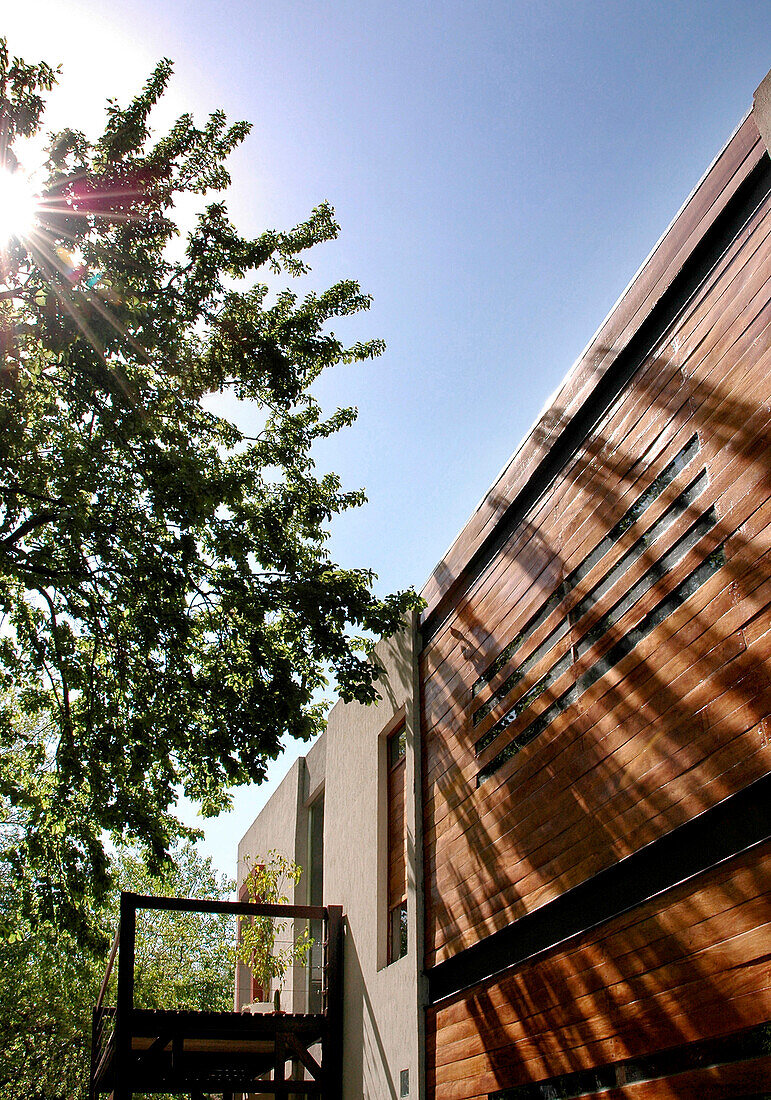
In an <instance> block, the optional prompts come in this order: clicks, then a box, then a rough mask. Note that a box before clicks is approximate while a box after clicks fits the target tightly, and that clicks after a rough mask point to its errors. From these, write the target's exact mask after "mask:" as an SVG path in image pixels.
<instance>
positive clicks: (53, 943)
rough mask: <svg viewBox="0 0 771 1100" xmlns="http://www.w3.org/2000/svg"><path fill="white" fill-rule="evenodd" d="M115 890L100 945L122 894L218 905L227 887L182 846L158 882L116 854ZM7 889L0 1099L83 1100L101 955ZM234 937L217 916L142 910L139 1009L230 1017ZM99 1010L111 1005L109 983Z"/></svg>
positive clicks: (3, 900) (1, 906)
mask: <svg viewBox="0 0 771 1100" xmlns="http://www.w3.org/2000/svg"><path fill="white" fill-rule="evenodd" d="M2 870H3V865H2V864H0V872H2ZM115 882H116V885H115V887H114V888H113V890H112V891H111V893H110V895H109V897H108V899H107V905H106V906H105V909H104V910H103V912H102V914H101V918H100V920H101V925H102V928H103V931H104V934H105V938H107V936H112V935H113V933H114V932H115V929H116V927H117V921H118V913H119V897H120V893H119V891H120V890H121V889H123V890H131V891H133V892H134V893H140V894H152V895H163V896H168V897H197V898H204V899H223V898H227V897H228V895H229V893H230V890H231V888H232V885H233V884H232V882H230V881H229V880H227V879H226V878H225V877H224V876H220V875H218V874H217V873H216V872H215V871H214V869H213V868H212V864H211V859H209V858H206V859H202V858H201V857H200V856H199V855H198V853H197V852H196V851H195V849H194V848H193V847H192V845H190V844H189V843H186V844H182V845H180V846H179V847H178V848H176V849H175V850H174V851H173V852H172V857H171V859H170V860H168V861H167V862H166V864H165V865H164V868H163V871H162V872H161V874H160V875H152V874H150V873H149V872H148V871H147V868H146V867H145V866H144V864H143V862H142V861H141V859H139V858H138V856H137V854H136V853H134V852H131V851H127V852H124V853H122V854H120V855H119V856H118V857H117V860H116V862H115ZM12 885H13V884H12V882H11V881H10V880H9V879H8V877H7V876H5V875H3V876H2V877H0V913H1V914H2V917H3V919H4V921H5V923H6V925H9V924H10V925H12V926H13V928H14V932H13V933H12V934H11V935H9V936H6V937H4V938H2V939H0V1097H2V1100H59V1098H61V1100H64V1098H68V1100H69V1098H72V1097H75V1096H85V1095H86V1090H87V1081H88V1068H89V1056H90V1034H91V1010H92V1008H93V1007H94V1004H95V1002H96V997H97V993H98V990H99V986H100V984H101V981H102V977H103V974H104V969H105V963H106V956H98V955H94V954H93V953H92V952H90V951H88V950H87V949H84V947H83V945H82V944H80V943H78V941H77V940H76V939H75V938H74V937H72V936H71V935H69V934H68V933H67V932H66V931H63V930H62V929H61V928H57V927H53V926H52V925H50V924H47V923H44V922H41V921H37V922H31V921H29V920H28V919H27V918H25V917H24V915H23V914H22V913H20V912H19V911H18V909H17V908H16V899H15V895H14V891H13V889H12ZM234 935H235V928H234V923H233V919H232V918H228V917H225V916H219V915H211V914H195V913H159V912H154V911H149V910H148V911H140V912H139V914H138V922H137V941H136V968H135V1001H136V1004H137V1006H138V1007H142V1008H192V1009H202V1010H209V1011H222V1010H224V1011H226V1010H229V1009H231V1008H232V1005H233V982H234V971H233V943H234ZM106 1003H108V1004H110V1003H112V1004H114V1003H115V983H114V976H113V983H112V987H111V988H109V989H108V992H107V996H106Z"/></svg>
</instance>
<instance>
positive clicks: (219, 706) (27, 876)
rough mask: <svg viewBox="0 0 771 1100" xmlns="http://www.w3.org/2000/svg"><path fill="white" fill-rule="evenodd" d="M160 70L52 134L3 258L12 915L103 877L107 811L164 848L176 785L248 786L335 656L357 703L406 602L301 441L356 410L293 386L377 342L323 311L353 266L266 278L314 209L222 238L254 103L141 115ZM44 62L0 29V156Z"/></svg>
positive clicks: (160, 85)
mask: <svg viewBox="0 0 771 1100" xmlns="http://www.w3.org/2000/svg"><path fill="white" fill-rule="evenodd" d="M170 74H171V66H170V64H169V62H167V61H163V62H161V63H160V64H159V65H158V66H157V68H156V69H155V71H154V72H153V74H152V76H151V77H150V79H149V81H148V82H147V84H146V86H145V87H144V89H143V90H142V92H141V93H140V94H139V95H138V96H137V97H136V98H135V99H134V100H133V101H132V102H131V103H129V104H128V105H127V106H125V107H122V106H119V105H118V104H117V103H116V102H109V104H108V108H107V119H106V127H105V130H104V133H103V134H102V136H101V137H100V138H98V140H95V141H92V140H89V139H88V138H87V137H86V136H85V135H84V134H82V133H80V132H77V131H75V130H66V131H64V132H61V133H58V134H53V135H51V136H50V141H49V144H48V149H47V153H46V158H45V163H44V166H43V172H44V178H43V179H42V182H41V183H40V188H39V195H40V198H39V202H38V210H37V224H36V226H35V228H34V230H33V231H31V232H30V233H27V234H26V235H19V236H17V237H14V238H12V239H11V240H10V241H9V242H7V244H6V245H5V246H4V247H3V250H2V255H1V256H0V264H1V270H0V498H1V499H0V615H1V616H2V627H1V628H0V751H1V752H2V775H1V776H0V814H1V815H2V817H1V818H0V826H2V827H3V829H4V835H5V839H6V853H7V856H8V860H9V866H10V867H11V873H12V874H13V875H14V876H15V881H16V883H17V889H19V890H20V891H21V893H22V896H23V903H24V904H23V908H24V911H25V912H26V913H28V914H30V915H31V916H32V917H35V918H36V919H39V920H52V921H54V922H56V923H57V924H58V925H60V926H61V925H62V924H63V923H67V922H68V921H69V922H70V923H72V922H73V921H74V922H75V923H77V921H78V920H79V919H80V918H81V917H82V916H83V912H84V911H85V910H84V909H83V908H82V907H80V909H79V907H78V904H77V902H78V899H81V898H84V897H91V896H98V895H99V894H100V892H103V891H104V889H105V888H106V885H107V878H108V876H107V862H106V859H105V856H104V851H103V836H104V834H105V833H106V834H112V835H113V836H117V837H120V838H121V839H122V840H123V841H127V842H132V843H134V842H138V843H140V844H142V845H144V846H145V847H146V849H147V851H148V853H149V856H150V859H151V861H154V863H153V865H154V866H155V867H159V866H160V861H161V860H162V857H163V853H165V852H166V851H167V850H168V848H169V846H170V845H171V844H172V843H173V842H174V841H175V838H177V837H178V836H180V835H181V834H184V832H185V830H184V829H183V828H182V826H181V825H180V823H179V822H178V820H177V819H176V818H175V815H174V804H175V800H176V798H177V794H178V791H179V790H180V789H182V790H183V791H184V792H185V793H186V794H187V795H188V796H189V797H190V798H192V799H194V800H197V801H199V802H200V804H201V806H202V810H203V812H204V814H212V813H216V812H218V811H219V810H220V809H221V808H222V807H223V806H224V805H226V802H227V795H226V790H227V788H228V786H229V785H232V784H239V783H245V782H258V781H259V780H260V779H261V778H262V777H263V776H264V774H265V768H266V762H267V761H268V760H270V759H272V758H274V757H275V756H276V755H277V754H278V753H279V751H280V742H281V739H282V738H283V737H284V736H285V735H289V736H292V737H299V738H303V739H306V738H309V737H311V736H312V735H314V734H315V733H317V732H318V731H319V730H320V729H321V728H322V725H323V712H324V708H323V706H322V705H320V704H319V702H318V698H319V695H318V693H319V689H322V688H323V687H324V685H325V683H326V679H327V676H328V675H330V674H331V676H332V677H333V678H334V680H335V682H336V686H337V689H338V691H339V693H340V694H341V695H342V697H343V698H346V699H358V700H360V701H363V702H370V701H372V700H373V699H374V698H375V697H376V680H377V676H378V669H377V666H376V664H373V663H371V662H370V661H369V660H368V658H367V645H366V643H361V642H357V640H356V635H358V634H361V635H362V636H364V637H368V636H373V635H374V636H380V635H387V634H389V633H392V632H393V631H394V630H395V629H397V628H398V626H399V624H400V622H401V621H402V619H403V615H404V613H405V612H406V611H407V610H408V609H409V608H411V607H413V606H415V604H416V597H415V596H414V594H413V593H398V594H396V595H393V596H389V597H386V598H384V599H380V598H377V597H376V596H375V595H374V594H373V591H372V583H373V579H374V578H373V574H372V573H371V572H370V571H368V570H366V569H344V568H341V567H339V566H338V565H336V564H335V563H334V561H333V560H332V559H331V557H330V554H329V550H328V546H327V539H328V531H329V523H330V521H331V520H332V519H333V518H334V516H335V515H336V514H337V513H340V512H342V511H343V510H345V509H348V508H351V507H356V506H358V505H360V504H361V503H362V502H363V500H364V497H363V494H362V493H361V492H359V491H346V490H344V489H343V488H342V487H341V484H340V481H339V479H338V477H337V476H335V475H334V474H326V475H324V476H320V475H319V474H318V473H317V472H316V470H315V468H314V461H313V447H314V444H315V443H316V442H317V441H318V440H321V439H324V438H326V437H328V436H329V435H330V434H332V433H334V432H336V431H338V429H340V428H341V427H344V426H345V425H348V424H350V423H351V422H352V420H353V419H354V417H355V411H354V410H352V409H350V408H343V409H338V410H337V411H336V412H334V413H332V414H331V415H329V416H325V415H323V414H322V410H321V409H320V407H319V404H318V402H317V400H316V399H315V398H314V396H313V394H312V392H311V390H310V387H312V385H313V383H314V382H315V381H316V379H317V378H318V377H319V374H320V373H321V372H322V371H323V370H324V369H325V368H327V367H331V366H334V365H336V364H340V363H351V362H354V361H360V360H366V359H370V358H371V357H373V356H376V355H378V354H379V353H380V352H381V350H382V344H381V343H380V342H379V341H369V342H364V343H353V344H352V345H350V346H347V345H346V344H345V343H344V342H342V341H341V340H340V339H339V338H338V337H337V336H336V335H335V334H334V332H332V331H331V330H330V329H329V323H330V322H333V321H334V320H335V319H338V318H345V317H347V316H349V315H352V314H355V313H357V312H359V311H361V310H365V309H366V308H367V307H368V305H369V298H368V297H367V295H365V294H364V293H362V291H361V289H360V288H359V286H358V284H357V283H355V282H353V281H350V280H344V281H341V282H339V283H337V284H335V285H334V286H332V287H330V288H329V289H328V290H326V291H324V292H322V293H318V292H308V293H305V294H304V295H302V296H301V295H298V294H297V293H296V292H295V291H294V290H292V289H289V288H287V287H286V285H285V284H284V282H283V281H282V276H287V275H288V276H292V277H299V276H302V275H304V274H305V273H306V272H307V271H308V264H307V252H308V250H309V249H311V248H312V247H313V246H315V245H317V244H320V243H322V242H326V241H331V240H333V239H334V238H335V237H336V235H337V232H338V226H337V225H336V223H335V219H334V215H333V211H332V210H331V208H330V207H329V206H328V205H326V204H322V205H320V206H319V207H317V208H316V209H315V210H313V211H312V213H311V214H310V216H309V217H308V219H307V220H306V221H304V222H302V223H301V224H299V225H297V226H295V227H294V228H293V229H291V230H289V231H288V232H277V231H266V232H264V233H262V234H261V235H260V236H258V237H257V238H255V239H247V238H244V237H243V236H241V235H240V234H239V233H238V232H237V230H236V229H235V228H234V226H233V225H232V224H231V222H230V221H229V219H228V215H227V211H226V208H225V206H224V204H223V202H222V201H221V200H219V199H216V201H211V200H210V199H209V198H208V196H210V194H211V193H213V192H218V191H220V190H222V189H223V188H224V187H226V186H227V184H228V182H229V179H228V173H227V170H226V168H225V163H224V162H225V160H226V158H227V156H228V154H229V153H230V152H231V151H232V150H233V149H234V148H235V147H236V146H237V145H238V144H239V143H240V142H241V141H242V140H243V139H244V137H245V136H246V134H247V132H248V126H246V125H245V124H243V123H237V124H235V125H228V123H227V122H226V120H225V117H224V115H223V114H222V113H221V112H215V113H214V114H213V115H212V116H211V117H210V118H209V119H208V121H207V122H206V123H205V124H204V125H203V126H201V127H199V126H197V125H196V123H195V122H194V120H193V118H192V117H191V116H190V115H187V114H185V115H183V116H182V117H181V118H180V119H179V120H178V121H177V122H176V123H175V124H174V125H173V126H172V128H171V129H170V131H169V132H168V133H167V134H165V135H163V136H160V137H157V138H156V137H155V136H154V135H153V133H152V131H151V123H150V116H151V112H152V109H153V107H154V106H155V105H156V103H157V102H158V100H159V98H160V97H161V95H162V94H163V91H164V89H165V87H166V84H167V82H168V80H169V77H170ZM54 79H55V74H54V73H53V72H52V70H51V69H50V68H48V67H47V66H45V65H39V66H35V65H27V64H25V63H24V62H23V61H20V60H18V59H14V58H11V57H9V55H8V51H7V49H6V47H5V44H4V43H3V45H2V47H1V48H0V152H2V159H3V160H4V166H0V171H5V172H16V171H20V169H18V168H17V153H16V152H14V147H15V143H18V140H19V139H20V138H23V137H25V136H29V135H32V134H35V133H37V132H38V131H39V130H40V127H41V124H42V122H41V120H42V111H43V105H44V96H45V93H46V92H47V91H48V90H49V89H50V88H51V86H52V84H53V82H54ZM191 194H192V195H194V196H200V197H201V199H202V202H201V205H202V207H203V209H202V210H201V212H200V214H199V216H198V217H197V220H196V223H195V225H194V227H193V229H192V230H191V231H190V232H189V234H188V236H187V239H186V241H185V243H184V248H178V249H177V251H176V252H174V251H173V249H172V246H174V245H175V237H176V236H177V234H178V228H177V226H176V224H175V221H174V214H175V203H178V202H179V200H180V198H181V197H183V196H185V195H191ZM204 203H208V205H204ZM269 284H270V286H271V287H272V288H273V289H269ZM276 286H278V289H275V288H276ZM223 393H228V394H233V395H234V396H235V397H236V398H238V399H240V400H242V401H245V402H250V403H251V405H252V407H253V408H254V410H255V411H254V419H255V422H256V424H257V428H256V429H255V431H254V434H253V435H251V436H249V435H247V434H246V433H245V432H244V431H243V430H241V429H240V428H239V427H238V426H237V425H236V424H235V423H234V422H233V421H231V420H229V419H227V418H226V417H225V416H223V415H220V414H219V413H218V412H216V411H213V404H212V395H217V394H223ZM74 926H75V925H74V924H73V927H74ZM81 931H82V928H81Z"/></svg>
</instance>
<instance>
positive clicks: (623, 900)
mask: <svg viewBox="0 0 771 1100" xmlns="http://www.w3.org/2000/svg"><path fill="white" fill-rule="evenodd" d="M769 837H771V775H767V776H764V777H763V778H762V779H757V780H756V781H755V782H754V783H751V784H750V785H749V786H748V787H745V788H744V790H742V791H739V792H738V793H737V794H734V795H731V796H730V797H729V798H726V799H724V800H723V801H722V802H720V803H718V805H717V806H713V807H712V808H711V809H709V810H705V811H704V812H703V813H701V814H699V815H698V816H697V817H694V818H692V820H690V821H688V822H686V823H685V824H684V825H680V826H678V828H676V829H673V830H672V831H671V832H669V833H667V834H666V836H662V837H659V838H658V839H657V840H654V841H652V842H651V843H650V844H647V845H646V846H645V847H644V848H641V849H640V850H639V851H638V852H634V853H633V854H632V855H630V856H627V857H626V858H625V859H622V860H620V861H619V862H618V863H616V864H614V865H613V866H612V867H608V868H606V869H605V870H604V871H600V872H599V873H598V874H596V875H593V876H592V878H590V879H588V880H587V881H586V882H582V883H581V884H580V885H579V886H575V887H573V889H572V890H568V891H566V892H565V893H564V894H561V895H560V897H558V898H555V900H554V901H551V902H548V903H547V904H546V905H543V906H541V907H540V908H539V909H536V910H534V911H533V912H532V913H528V914H526V915H525V916H524V917H520V919H519V920H517V921H515V922H514V923H513V924H510V925H508V926H507V927H506V928H502V929H501V930H500V931H499V932H494V933H493V934H492V935H491V936H487V937H486V938H485V939H484V940H482V941H481V942H480V943H476V944H474V945H473V946H472V947H469V948H467V949H466V950H465V951H462V952H460V953H459V954H457V955H454V956H453V957H452V958H450V959H446V960H445V961H444V962H441V963H439V965H438V966H435V967H432V969H431V970H429V971H428V973H427V978H428V1000H429V1004H436V1003H437V1001H440V1000H443V999H444V998H446V997H451V996H453V994H456V993H460V992H462V991H464V990H466V989H469V988H470V987H471V986H473V985H476V984H477V983H479V982H482V981H484V980H486V979H488V978H491V977H494V976H495V977H497V976H500V975H502V974H504V972H505V971H508V970H511V969H513V968H514V967H517V966H520V965H521V964H522V963H523V962H525V961H526V960H529V959H532V958H533V956H535V955H539V954H541V953H542V952H544V951H548V950H549V949H550V948H552V947H556V946H557V945H558V944H560V943H563V942H564V941H565V940H567V939H570V938H572V937H573V936H576V935H579V934H580V933H582V932H586V931H588V930H589V929H592V928H595V927H597V925H599V924H603V923H604V922H605V921H608V920H612V919H613V918H614V917H618V916H620V915H621V914H622V913H625V912H627V911H628V910H630V909H633V908H635V907H636V906H638V905H642V904H643V902H646V901H648V900H649V899H650V898H652V897H655V896H656V895H657V894H660V893H662V892H663V891H664V890H669V889H671V888H672V887H673V886H677V885H678V884H679V883H681V882H685V881H687V880H688V879H691V878H693V877H694V876H696V875H699V874H702V873H703V872H704V871H708V870H710V869H711V868H712V867H715V866H717V865H718V864H719V863H722V862H723V861H724V860H726V859H729V858H731V857H732V856H736V855H739V854H740V853H742V852H745V851H747V849H749V848H752V847H754V846H755V845H756V844H760V843H762V842H763V841H764V840H767V839H769Z"/></svg>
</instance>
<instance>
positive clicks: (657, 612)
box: [477, 509, 725, 787]
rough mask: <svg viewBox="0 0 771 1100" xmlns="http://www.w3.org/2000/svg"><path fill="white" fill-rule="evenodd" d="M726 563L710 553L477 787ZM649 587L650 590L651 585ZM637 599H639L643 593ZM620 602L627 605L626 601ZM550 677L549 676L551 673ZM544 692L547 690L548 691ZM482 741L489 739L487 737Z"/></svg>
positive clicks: (497, 729)
mask: <svg viewBox="0 0 771 1100" xmlns="http://www.w3.org/2000/svg"><path fill="white" fill-rule="evenodd" d="M710 516H711V517H712V523H711V524H710V526H711V525H714V522H715V521H714V511H713V509H710V510H709V512H707V513H705V516H704V517H702V520H704V519H705V517H710ZM702 520H699V521H698V522H697V523H696V524H694V525H693V527H692V528H691V529H690V531H688V532H687V533H686V535H684V536H683V538H682V539H681V540H680V542H679V543H676V544H675V546H674V547H672V550H671V551H669V552H668V553H670V554H671V553H673V551H674V550H675V549H676V548H678V547H679V546H681V545H686V544H687V542H688V540H689V538H690V536H691V535H692V534H693V532H694V531H695V530H696V529H697V528H701V524H702ZM704 530H709V527H706V528H704V529H702V534H703V533H704ZM689 548H690V547H689ZM685 553H686V550H683V552H682V554H681V555H680V556H681V557H682V556H683V554H685ZM662 560H663V559H662ZM672 564H674V561H672V562H670V566H669V567H670V568H671V565H672ZM724 564H725V551H724V549H723V547H722V546H721V547H719V548H718V549H717V550H715V551H714V552H713V553H712V554H710V556H709V557H708V558H707V559H706V560H705V561H703V562H702V563H701V565H699V566H698V567H697V568H696V569H694V570H693V572H692V573H690V574H689V575H688V576H687V577H686V578H685V580H683V581H681V582H680V584H679V585H677V587H676V588H675V589H673V591H672V592H670V594H669V595H668V596H666V597H665V598H664V599H663V600H661V601H660V602H659V603H658V604H656V606H655V607H654V608H653V609H652V610H651V611H649V612H648V614H647V615H645V616H644V617H643V618H642V619H641V620H640V622H639V623H638V624H637V626H635V627H633V628H632V629H631V630H630V631H629V632H628V633H627V634H625V635H624V637H623V638H621V639H619V641H617V642H616V643H615V645H613V646H611V647H610V649H609V650H608V651H607V652H606V653H604V654H603V656H602V657H600V658H599V660H598V661H596V662H595V663H594V664H593V665H592V666H591V668H589V669H587V671H586V672H584V673H583V674H582V675H581V676H579V677H578V678H577V679H576V680H575V682H574V683H573V684H571V686H570V687H569V688H568V689H567V691H564V692H563V693H562V695H560V696H559V697H558V698H557V699H555V701H554V702H553V703H552V704H551V706H549V707H547V708H546V710H544V711H543V712H542V713H541V714H540V715H539V716H538V717H537V718H536V719H535V720H534V721H533V722H531V723H530V725H529V726H526V727H525V729H524V730H522V732H521V733H519V734H517V736H516V737H515V738H514V739H513V740H512V741H510V742H509V744H508V745H506V746H505V747H504V748H503V749H501V751H500V752H499V753H498V755H497V756H495V757H493V759H492V760H491V761H490V763H489V764H487V765H486V767H484V768H482V769H481V771H480V772H479V773H478V774H477V787H479V786H481V784H482V783H484V782H485V781H486V780H487V779H490V777H491V776H493V775H494V774H495V773H496V772H497V771H498V770H499V768H502V767H503V765H504V764H505V763H506V762H507V761H508V760H511V759H512V757H514V756H516V755H517V753H518V752H519V751H520V750H521V749H523V748H524V747H525V745H529V744H530V742H531V741H533V740H535V738H536V737H537V736H538V734H539V733H542V732H543V731H544V730H545V729H546V728H547V726H549V725H550V724H551V723H552V722H553V721H554V719H555V718H556V717H557V716H558V715H559V714H562V713H563V711H565V710H567V709H568V707H570V706H572V704H573V703H575V702H576V701H577V700H578V698H579V697H580V696H581V695H583V693H584V692H585V691H586V690H587V689H588V688H590V687H591V686H592V684H595V683H597V681H598V680H599V679H600V678H601V677H602V676H604V675H605V673H606V672H608V671H609V670H610V669H611V668H613V667H614V666H615V665H617V664H618V663H619V661H622V660H623V659H624V657H626V656H627V654H629V653H631V652H632V650H633V649H634V647H635V646H636V645H637V644H638V643H639V642H641V641H642V640H643V639H644V638H647V637H648V635H649V634H651V633H652V632H653V631H654V630H655V629H656V627H657V626H659V625H660V624H661V623H663V621H664V620H665V619H666V618H667V617H668V616H669V615H671V614H672V613H673V612H674V611H676V610H677V609H678V608H679V607H682V605H683V604H684V603H685V601H686V600H688V599H689V598H690V597H691V596H692V595H693V594H694V593H695V592H697V591H698V589H699V588H701V586H702V585H703V584H706V582H707V581H708V580H709V579H710V577H712V576H714V574H715V573H716V572H717V571H718V569H720V567H721V566H722V565H724ZM649 572H653V571H649ZM646 576H648V574H646ZM652 583H653V582H652ZM648 587H650V585H649V586H648ZM637 598H639V593H638V597H637ZM620 602H621V603H625V602H626V600H623V601H620ZM617 606H618V605H617ZM630 606H631V605H630ZM614 610H615V609H614ZM612 613H613V612H612V611H611V612H609V613H608V614H609V615H610V614H612ZM619 617H620V615H619ZM606 629H607V628H606ZM555 667H556V666H555ZM568 667H569V666H568ZM547 675H549V674H548V673H547ZM555 679H556V677H555ZM537 686H538V685H536V687H537ZM533 690H535V689H533ZM543 690H545V688H544V689H543ZM515 709H516V708H512V710H511V711H509V712H508V713H507V714H505V715H504V716H503V718H501V719H500V721H499V722H497V723H496V724H495V726H493V727H492V729H491V730H490V731H489V733H488V734H487V735H486V737H488V738H489V737H490V735H492V737H496V736H497V735H498V734H499V733H501V732H502V731H503V730H504V729H506V727H507V726H509V725H511V723H512V722H513V721H514V720H515V718H516V717H517V715H516V714H514V710H515ZM520 713H521V712H520ZM481 740H485V739H484V738H483V739H481ZM491 740H492V738H491ZM479 743H480V742H478V744H479ZM488 743H490V742H488ZM478 751H481V750H478Z"/></svg>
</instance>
